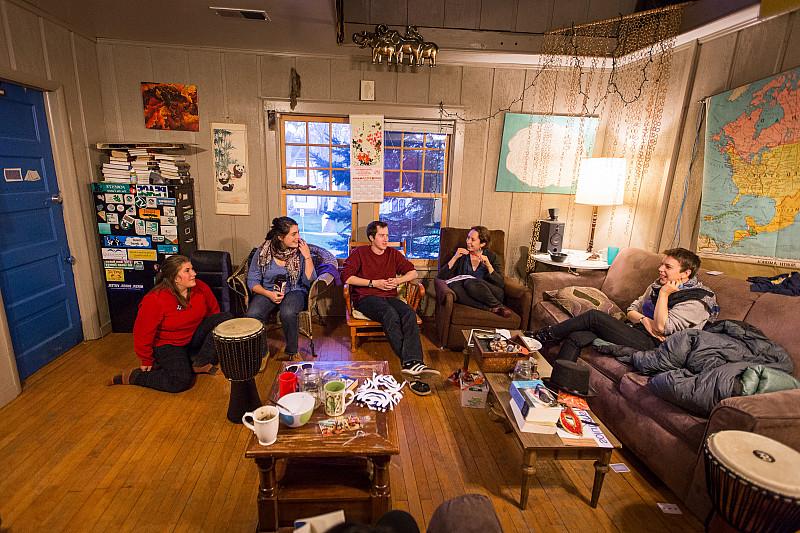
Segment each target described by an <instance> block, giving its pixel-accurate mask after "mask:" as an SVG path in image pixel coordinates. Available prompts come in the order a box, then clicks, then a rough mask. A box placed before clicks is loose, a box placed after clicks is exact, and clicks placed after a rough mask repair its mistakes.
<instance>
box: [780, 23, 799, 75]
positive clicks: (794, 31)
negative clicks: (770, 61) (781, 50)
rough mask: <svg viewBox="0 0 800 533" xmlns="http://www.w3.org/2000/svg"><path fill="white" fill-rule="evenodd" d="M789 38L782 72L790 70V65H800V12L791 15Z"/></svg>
mask: <svg viewBox="0 0 800 533" xmlns="http://www.w3.org/2000/svg"><path fill="white" fill-rule="evenodd" d="M788 31H789V37H788V39H787V42H786V54H785V55H784V56H783V64H782V65H781V69H780V70H782V71H783V70H788V69H790V68H791V67H790V66H788V65H800V12H798V11H794V12H792V13H791V14H790V15H789V29H788Z"/></svg>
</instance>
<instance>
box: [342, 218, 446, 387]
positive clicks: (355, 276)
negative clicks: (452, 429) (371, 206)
mask: <svg viewBox="0 0 800 533" xmlns="http://www.w3.org/2000/svg"><path fill="white" fill-rule="evenodd" d="M367 238H368V239H369V241H370V245H369V246H360V247H358V248H356V249H355V250H353V251H352V252H350V256H349V257H348V258H347V259H346V260H345V262H344V270H343V271H342V279H343V280H344V281H345V283H347V284H348V285H350V294H351V299H352V301H353V307H355V308H356V309H357V310H359V311H361V312H362V313H364V314H365V315H366V316H367V317H369V319H370V320H375V321H376V322H380V323H381V325H382V326H383V331H384V332H385V333H386V336H387V337H388V339H389V345H391V347H392V350H393V351H394V353H395V354H397V356H398V357H399V358H400V362H401V363H402V365H403V370H402V373H403V375H404V376H407V377H410V378H416V377H430V376H438V375H440V374H439V371H438V370H435V369H433V368H430V367H428V366H426V365H425V363H424V362H423V358H422V343H421V341H420V338H419V327H418V326H417V315H416V313H415V312H414V310H413V309H411V307H409V305H408V304H407V303H405V302H403V301H402V300H399V299H398V298H397V286H398V285H400V284H402V283H406V282H409V281H412V280H415V279H416V278H417V271H416V270H415V269H414V265H413V264H411V261H409V260H408V259H406V258H405V256H404V255H403V254H402V253H400V252H399V251H397V250H395V249H394V248H390V247H389V227H388V226H387V224H386V222H381V221H379V220H376V221H374V222H370V223H369V225H368V226H367ZM398 274H400V276H399V277H397V275H398ZM422 385H424V384H422ZM425 387H427V385H426V386H425ZM417 389H424V387H419V386H417ZM417 389H415V388H414V387H413V386H412V390H413V391H414V392H416V393H417V394H421V390H417ZM424 393H425V394H430V387H427V392H424Z"/></svg>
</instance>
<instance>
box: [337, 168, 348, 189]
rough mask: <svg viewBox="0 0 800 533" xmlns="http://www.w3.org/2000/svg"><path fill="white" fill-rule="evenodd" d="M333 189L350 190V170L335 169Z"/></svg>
mask: <svg viewBox="0 0 800 533" xmlns="http://www.w3.org/2000/svg"><path fill="white" fill-rule="evenodd" d="M333 190H334V191H349V190H350V171H349V170H334V171H333Z"/></svg>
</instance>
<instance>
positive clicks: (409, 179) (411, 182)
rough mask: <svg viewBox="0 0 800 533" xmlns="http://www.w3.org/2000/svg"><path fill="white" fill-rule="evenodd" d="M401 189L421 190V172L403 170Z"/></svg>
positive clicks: (406, 190) (409, 190)
mask: <svg viewBox="0 0 800 533" xmlns="http://www.w3.org/2000/svg"><path fill="white" fill-rule="evenodd" d="M403 191H405V192H421V191H422V172H403Z"/></svg>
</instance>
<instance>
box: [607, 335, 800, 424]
mask: <svg viewBox="0 0 800 533" xmlns="http://www.w3.org/2000/svg"><path fill="white" fill-rule="evenodd" d="M601 351H602V352H603V353H612V354H614V355H616V356H617V358H618V359H619V360H620V361H623V362H626V363H631V364H632V365H633V366H634V368H636V370H637V371H639V372H641V373H642V374H645V375H652V376H653V378H651V379H650V382H649V386H650V389H651V390H652V391H653V392H654V393H655V394H656V395H657V396H659V397H661V398H663V399H665V400H667V401H668V402H671V403H674V404H675V405H678V406H680V407H682V408H683V409H685V410H687V411H689V412H690V413H692V414H695V415H698V416H702V417H706V418H707V417H708V415H709V414H711V410H712V409H713V408H714V406H715V405H717V404H718V403H719V402H720V401H722V400H724V399H725V398H729V397H731V396H738V395H741V394H742V384H741V380H740V379H739V378H740V376H741V374H742V373H743V372H744V371H745V370H746V369H747V368H749V367H754V366H756V365H763V366H764V367H767V368H772V369H775V370H780V371H783V372H787V373H791V372H792V370H793V369H794V365H793V363H792V359H791V357H790V356H789V354H788V353H786V350H784V349H783V348H782V347H781V346H780V345H778V344H776V343H774V342H773V341H771V340H770V339H768V338H767V337H766V336H765V335H764V334H763V333H762V332H761V331H760V330H759V329H758V328H756V327H755V326H752V325H750V324H748V323H746V322H740V321H738V320H721V321H719V322H715V323H713V324H711V323H709V324H708V325H707V326H706V328H705V329H703V330H699V329H685V330H683V331H679V332H677V333H673V334H672V335H670V336H669V337H667V340H665V341H664V342H663V343H661V345H660V346H658V347H657V348H654V349H653V350H647V351H636V350H634V349H632V348H627V347H624V346H617V345H611V346H605V347H603V348H602V350H601Z"/></svg>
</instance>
